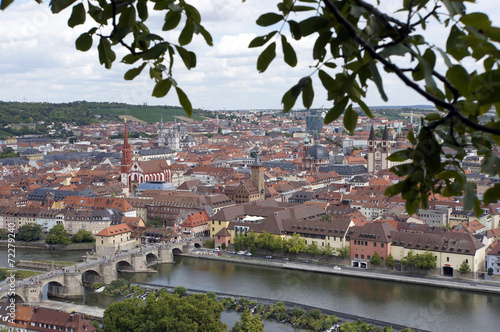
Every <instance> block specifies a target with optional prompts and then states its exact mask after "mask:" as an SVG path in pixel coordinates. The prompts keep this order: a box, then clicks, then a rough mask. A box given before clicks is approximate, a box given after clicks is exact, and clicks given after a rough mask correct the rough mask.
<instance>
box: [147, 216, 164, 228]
mask: <svg viewBox="0 0 500 332" xmlns="http://www.w3.org/2000/svg"><path fill="white" fill-rule="evenodd" d="M146 227H154V228H163V220H162V219H161V217H160V216H155V217H154V218H153V219H149V220H148V221H147V222H146Z"/></svg>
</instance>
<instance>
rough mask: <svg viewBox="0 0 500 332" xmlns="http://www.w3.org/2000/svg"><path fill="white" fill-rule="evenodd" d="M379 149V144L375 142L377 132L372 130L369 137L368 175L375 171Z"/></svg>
mask: <svg viewBox="0 0 500 332" xmlns="http://www.w3.org/2000/svg"><path fill="white" fill-rule="evenodd" d="M376 148H377V142H376V141H375V131H374V130H373V125H372V128H371V129H370V136H368V154H367V157H368V173H373V172H374V171H375V150H376Z"/></svg>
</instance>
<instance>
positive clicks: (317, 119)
mask: <svg viewBox="0 0 500 332" xmlns="http://www.w3.org/2000/svg"><path fill="white" fill-rule="evenodd" d="M306 125H307V131H308V132H309V133H312V134H319V133H320V132H321V130H322V129H323V117H321V116H318V115H308V116H307V117H306Z"/></svg>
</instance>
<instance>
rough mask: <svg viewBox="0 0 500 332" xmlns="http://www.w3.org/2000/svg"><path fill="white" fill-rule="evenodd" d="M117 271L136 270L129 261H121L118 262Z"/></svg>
mask: <svg viewBox="0 0 500 332" xmlns="http://www.w3.org/2000/svg"><path fill="white" fill-rule="evenodd" d="M116 271H117V272H121V271H134V267H133V266H132V264H130V263H129V262H127V261H119V262H117V263H116Z"/></svg>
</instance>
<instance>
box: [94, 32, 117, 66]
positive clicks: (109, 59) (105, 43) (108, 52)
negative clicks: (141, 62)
mask: <svg viewBox="0 0 500 332" xmlns="http://www.w3.org/2000/svg"><path fill="white" fill-rule="evenodd" d="M97 51H98V52H99V62H100V63H101V65H104V67H105V68H106V69H111V64H112V63H113V61H115V59H116V54H115V52H113V50H112V49H111V43H110V42H109V40H107V39H106V38H101V40H100V41H99V45H98V46H97Z"/></svg>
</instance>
